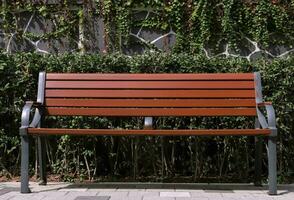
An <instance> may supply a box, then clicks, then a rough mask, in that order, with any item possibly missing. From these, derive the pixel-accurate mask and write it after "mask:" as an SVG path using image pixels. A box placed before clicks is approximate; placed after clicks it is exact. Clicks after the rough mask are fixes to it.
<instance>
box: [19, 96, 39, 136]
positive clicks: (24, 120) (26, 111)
mask: <svg viewBox="0 0 294 200" xmlns="http://www.w3.org/2000/svg"><path fill="white" fill-rule="evenodd" d="M33 107H35V108H36V111H35V113H34V117H33V120H32V122H31V123H30V114H31V109H32V108H33ZM40 109H41V103H38V102H33V101H27V102H26V103H25V105H24V107H23V109H22V113H21V127H20V128H19V134H20V135H27V129H28V128H29V127H36V126H37V125H38V124H39V122H40V120H41V110H40Z"/></svg>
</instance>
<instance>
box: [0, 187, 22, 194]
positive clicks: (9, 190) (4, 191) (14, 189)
mask: <svg viewBox="0 0 294 200" xmlns="http://www.w3.org/2000/svg"><path fill="white" fill-rule="evenodd" d="M18 190H19V189H18V188H2V189H1V190H0V196H2V195H4V194H6V193H8V192H14V191H18Z"/></svg>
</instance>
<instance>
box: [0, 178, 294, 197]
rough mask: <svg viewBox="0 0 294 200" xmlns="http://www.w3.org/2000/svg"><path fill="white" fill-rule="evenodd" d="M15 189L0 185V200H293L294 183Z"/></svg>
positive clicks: (53, 185) (52, 185)
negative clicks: (273, 191) (271, 189)
mask: <svg viewBox="0 0 294 200" xmlns="http://www.w3.org/2000/svg"><path fill="white" fill-rule="evenodd" d="M19 187H20V183H19V182H2V183H0V200H225V199H228V200H245V199H246V200H247V199H248V200H273V199H283V200H294V184H289V185H279V187H278V195H268V194H267V192H268V191H267V187H266V186H263V187H255V186H253V185H250V184H199V183H133V182H127V183H115V182H111V183H91V184H72V183H61V182H58V183H54V182H50V183H48V185H46V186H39V185H38V184H37V183H35V182H31V183H30V188H31V190H32V193H30V194H21V193H20V192H19Z"/></svg>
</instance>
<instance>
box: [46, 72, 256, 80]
mask: <svg viewBox="0 0 294 200" xmlns="http://www.w3.org/2000/svg"><path fill="white" fill-rule="evenodd" d="M46 79H47V80H88V81H89V80H101V81H102V80H159V81H162V80H184V81H185V80H254V74H253V73H211V74H209V73H208V74H207V73H201V74H192V73H189V74H185V73H183V74H102V73H100V74H99V73H47V74H46Z"/></svg>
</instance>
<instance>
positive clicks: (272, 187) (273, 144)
mask: <svg viewBox="0 0 294 200" xmlns="http://www.w3.org/2000/svg"><path fill="white" fill-rule="evenodd" d="M268 181H269V194H270V195H276V194H277V138H276V137H269V139H268Z"/></svg>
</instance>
